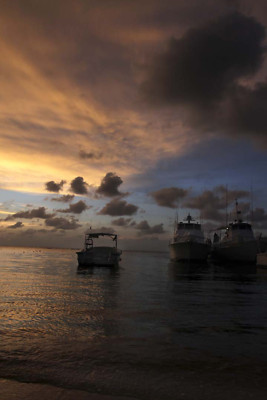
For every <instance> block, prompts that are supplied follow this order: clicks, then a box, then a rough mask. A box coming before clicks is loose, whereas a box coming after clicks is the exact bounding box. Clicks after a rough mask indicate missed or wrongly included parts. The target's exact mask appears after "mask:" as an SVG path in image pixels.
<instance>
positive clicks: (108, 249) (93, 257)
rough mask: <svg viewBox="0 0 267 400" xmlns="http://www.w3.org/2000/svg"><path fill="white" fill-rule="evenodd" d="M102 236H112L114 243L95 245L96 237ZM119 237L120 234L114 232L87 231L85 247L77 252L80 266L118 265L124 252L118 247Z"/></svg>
mask: <svg viewBox="0 0 267 400" xmlns="http://www.w3.org/2000/svg"><path fill="white" fill-rule="evenodd" d="M100 237H109V238H111V239H112V241H113V242H114V245H113V246H94V239H99V238H100ZM117 238H118V236H117V235H116V234H114V233H105V232H96V233H86V234H85V243H84V249H83V250H81V251H78V252H77V253H76V254H77V257H78V264H79V267H86V266H94V265H96V266H115V265H117V264H118V263H119V261H120V256H121V254H122V251H121V250H119V249H118V248H117Z"/></svg>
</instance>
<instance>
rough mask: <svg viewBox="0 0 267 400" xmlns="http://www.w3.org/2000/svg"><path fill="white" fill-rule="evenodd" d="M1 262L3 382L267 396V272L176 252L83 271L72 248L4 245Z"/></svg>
mask: <svg viewBox="0 0 267 400" xmlns="http://www.w3.org/2000/svg"><path fill="white" fill-rule="evenodd" d="M0 259H1V268H0V281H1V294H0V317H1V318H0V320H1V322H0V335H1V336H0V338H1V341H0V379H1V378H2V379H10V380H11V381H10V382H14V384H15V381H16V382H26V383H39V384H40V383H41V384H49V385H52V386H54V387H60V388H65V389H67V390H70V391H72V390H77V389H79V390H83V391H85V392H86V393H88V394H90V393H98V394H101V396H102V395H103V396H104V395H109V396H125V397H127V396H128V397H130V398H135V399H148V400H150V399H165V400H167V399H228V398H231V397H233V398H234V397H235V398H236V399H247V398H249V399H250V398H251V399H252V398H253V399H255V398H257V399H265V398H266V395H267V394H266V393H267V384H266V381H267V363H266V362H267V269H265V270H264V269H259V268H258V269H256V268H255V269H253V268H251V267H250V268H249V269H247V268H245V267H239V268H238V269H234V270H233V269H231V268H224V267H222V266H221V267H218V266H213V265H183V264H180V265H179V264H172V263H170V262H169V259H168V254H167V253H166V254H165V253H135V252H124V253H123V255H122V261H121V263H120V266H119V268H116V269H111V268H91V269H87V270H83V271H79V270H78V269H77V261H76V254H75V251H74V250H47V249H22V248H4V247H3V248H0ZM44 393H45V392H44ZM0 397H1V396H0ZM14 398H15V397H14ZM18 398H19V397H18ZM45 398H48V397H46V395H45V394H43V397H42V395H39V399H40V400H42V399H45ZM60 398H61V397H60ZM62 398H63V397H62ZM73 398H74V397H73ZM88 398H89V397H88ZM103 398H105V397H103ZM2 399H4V400H5V397H4V396H2V397H1V400H2Z"/></svg>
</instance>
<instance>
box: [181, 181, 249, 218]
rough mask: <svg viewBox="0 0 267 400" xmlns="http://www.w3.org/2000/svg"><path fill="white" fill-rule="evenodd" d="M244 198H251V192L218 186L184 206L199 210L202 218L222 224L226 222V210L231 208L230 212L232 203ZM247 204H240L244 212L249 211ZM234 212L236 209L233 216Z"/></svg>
mask: <svg viewBox="0 0 267 400" xmlns="http://www.w3.org/2000/svg"><path fill="white" fill-rule="evenodd" d="M244 197H249V192H248V191H246V190H228V189H227V188H226V187H224V186H217V187H215V188H214V189H213V190H205V191H204V192H203V193H201V194H200V195H199V196H196V197H193V198H191V199H188V200H186V201H185V202H184V204H183V206H184V207H188V208H191V209H195V210H199V211H200V214H201V218H204V219H206V220H210V221H217V222H222V221H224V220H225V216H226V209H227V208H228V207H229V210H230V208H231V207H232V205H231V203H233V202H235V200H236V199H238V198H244ZM247 204H248V203H240V207H241V205H242V207H243V208H242V211H244V212H246V211H247ZM234 207H235V205H234ZM234 210H235V208H233V209H232V211H231V214H234V212H235V211H234ZM227 212H228V213H229V211H227Z"/></svg>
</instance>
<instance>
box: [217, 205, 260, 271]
mask: <svg viewBox="0 0 267 400" xmlns="http://www.w3.org/2000/svg"><path fill="white" fill-rule="evenodd" d="M219 229H224V230H225V233H224V235H223V237H222V238H220V236H219V235H217V234H216V232H215V234H214V239H213V245H212V257H213V258H214V259H216V260H218V261H227V262H232V261H233V262H243V263H249V264H256V260H257V253H258V252H259V242H258V241H257V240H256V239H255V236H254V233H253V230H252V226H251V224H249V223H247V222H243V221H242V219H241V211H240V210H238V203H237V201H236V219H235V220H234V222H231V223H230V224H228V225H227V226H225V227H221V228H219ZM219 229H218V230H219Z"/></svg>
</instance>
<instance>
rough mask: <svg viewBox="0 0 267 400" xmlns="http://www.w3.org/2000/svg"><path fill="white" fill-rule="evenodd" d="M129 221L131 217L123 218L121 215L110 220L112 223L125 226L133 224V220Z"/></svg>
mask: <svg viewBox="0 0 267 400" xmlns="http://www.w3.org/2000/svg"><path fill="white" fill-rule="evenodd" d="M131 221H132V218H123V217H121V218H118V219H114V220H113V221H112V225H115V226H125V227H127V226H134V225H135V222H134V221H132V222H131Z"/></svg>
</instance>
